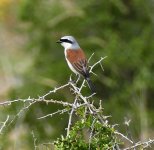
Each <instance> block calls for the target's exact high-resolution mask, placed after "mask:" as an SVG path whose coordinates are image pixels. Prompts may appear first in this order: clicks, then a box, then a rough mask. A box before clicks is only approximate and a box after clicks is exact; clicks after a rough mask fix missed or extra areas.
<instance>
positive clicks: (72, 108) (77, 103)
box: [0, 54, 154, 150]
mask: <svg viewBox="0 0 154 150" xmlns="http://www.w3.org/2000/svg"><path fill="white" fill-rule="evenodd" d="M93 55H94V54H92V55H91V57H90V58H89V60H88V62H89V61H90V59H91V58H92V57H93ZM106 57H107V56H106ZM106 57H101V58H100V60H99V61H97V62H96V63H95V64H93V65H92V66H90V70H89V72H90V73H93V74H95V73H94V72H93V69H94V68H95V66H96V65H98V64H100V67H101V68H102V70H103V67H102V64H101V62H102V61H103V60H104V59H105V58H106ZM85 83H86V80H83V82H82V84H81V86H80V87H79V88H78V87H77V86H76V85H75V84H74V83H72V82H68V83H66V84H65V85H62V86H60V87H56V88H54V89H53V90H51V91H49V92H48V93H46V94H44V95H43V96H39V97H38V98H30V97H29V98H27V99H16V100H10V101H4V102H0V106H9V105H11V104H13V103H17V102H21V103H23V104H24V106H23V108H21V109H20V111H19V112H18V113H17V114H16V115H15V117H14V119H13V120H11V121H10V123H9V124H11V123H12V122H13V121H14V120H15V119H16V118H17V117H20V115H21V114H22V112H24V111H26V110H28V109H29V108H30V107H32V106H33V105H34V104H35V103H40V102H41V103H42V102H44V103H46V104H49V103H52V104H59V105H62V106H63V107H64V109H61V110H57V111H55V112H53V113H51V114H47V115H44V116H41V117H39V118H38V119H45V118H46V117H52V116H53V115H56V114H63V113H65V112H69V119H68V126H67V136H69V133H70V129H71V125H72V117H73V115H74V113H75V112H76V111H77V109H79V108H81V107H83V106H84V107H85V114H86V113H90V114H92V115H93V116H94V117H95V118H97V119H98V120H99V121H100V122H101V123H102V124H103V125H107V124H108V121H107V117H106V116H103V115H102V114H101V113H100V112H102V104H101V102H102V101H101V100H100V106H99V108H98V109H97V108H96V107H95V106H94V105H93V102H90V99H91V98H92V97H93V96H94V95H95V94H96V93H94V94H92V95H90V96H83V95H82V93H81V91H82V89H83V88H84V87H85ZM68 86H70V87H71V90H73V94H75V99H74V102H72V103H69V102H65V101H64V100H54V99H46V98H47V96H49V95H50V96H51V94H53V93H56V92H57V91H59V90H62V89H64V88H65V87H68ZM8 122H9V115H8V116H7V118H6V120H5V121H4V122H1V123H0V124H2V126H1V127H0V134H2V130H3V129H4V127H6V124H8ZM94 122H95V120H94V121H93V124H94ZM9 124H8V125H9ZM93 124H92V125H91V133H90V139H89V149H90V146H91V145H90V143H91V138H92V136H93ZM115 134H116V135H119V136H121V137H122V138H123V139H125V140H127V141H129V142H130V144H131V145H132V144H134V142H133V141H132V140H130V139H129V138H128V137H127V136H125V135H123V134H122V133H120V132H118V131H115ZM32 136H33V140H34V148H35V150H36V149H37V148H38V146H37V145H36V141H37V139H36V137H35V135H34V132H33V131H32ZM152 143H154V139H153V140H151V139H149V140H148V141H146V142H138V143H135V144H134V145H132V146H130V147H128V148H125V149H124V150H131V149H134V148H136V147H139V146H142V147H143V148H146V147H149V146H150V144H152Z"/></svg>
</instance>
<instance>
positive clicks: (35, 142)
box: [31, 131, 38, 150]
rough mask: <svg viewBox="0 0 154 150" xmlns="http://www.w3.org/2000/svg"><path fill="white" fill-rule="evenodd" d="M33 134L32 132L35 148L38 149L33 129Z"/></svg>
mask: <svg viewBox="0 0 154 150" xmlns="http://www.w3.org/2000/svg"><path fill="white" fill-rule="evenodd" d="M31 134H32V137H33V143H34V150H37V149H38V146H37V145H36V141H37V138H36V137H35V135H34V132H33V131H32V132H31Z"/></svg>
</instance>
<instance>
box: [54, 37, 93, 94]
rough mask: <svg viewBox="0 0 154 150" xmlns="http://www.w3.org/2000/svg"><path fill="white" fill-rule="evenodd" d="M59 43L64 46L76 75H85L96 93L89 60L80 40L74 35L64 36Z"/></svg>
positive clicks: (70, 65) (70, 66)
mask: <svg viewBox="0 0 154 150" xmlns="http://www.w3.org/2000/svg"><path fill="white" fill-rule="evenodd" d="M57 43H59V44H61V45H62V46H63V47H64V54H65V58H66V61H67V64H68V66H69V68H70V69H71V70H72V72H74V73H75V74H76V75H79V77H80V76H83V77H84V79H85V80H86V81H87V83H88V86H89V88H90V90H91V92H92V93H95V87H94V85H93V83H92V81H91V79H90V73H89V69H88V61H87V59H86V56H85V53H84V51H83V50H82V49H81V48H80V46H79V44H78V42H77V41H76V39H75V38H74V37H73V36H63V37H61V38H60V39H59V40H58V41H57Z"/></svg>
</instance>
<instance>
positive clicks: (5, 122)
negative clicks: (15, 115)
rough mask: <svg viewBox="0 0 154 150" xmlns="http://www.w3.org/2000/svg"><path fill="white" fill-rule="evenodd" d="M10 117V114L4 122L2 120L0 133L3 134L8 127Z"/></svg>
mask: <svg viewBox="0 0 154 150" xmlns="http://www.w3.org/2000/svg"><path fill="white" fill-rule="evenodd" d="M9 117H10V116H9V115H8V116H7V118H6V120H5V121H4V122H0V124H2V126H1V127H0V134H2V131H3V129H4V128H5V127H6V124H7V122H8V121H9Z"/></svg>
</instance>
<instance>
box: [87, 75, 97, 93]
mask: <svg viewBox="0 0 154 150" xmlns="http://www.w3.org/2000/svg"><path fill="white" fill-rule="evenodd" d="M86 81H87V83H88V86H89V88H90V90H91V92H92V93H96V90H95V86H94V85H93V83H92V81H91V80H90V78H86Z"/></svg>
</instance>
